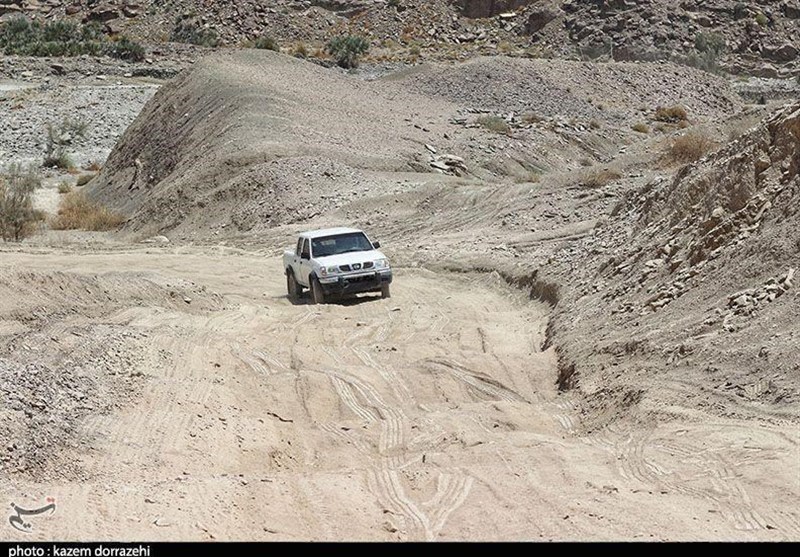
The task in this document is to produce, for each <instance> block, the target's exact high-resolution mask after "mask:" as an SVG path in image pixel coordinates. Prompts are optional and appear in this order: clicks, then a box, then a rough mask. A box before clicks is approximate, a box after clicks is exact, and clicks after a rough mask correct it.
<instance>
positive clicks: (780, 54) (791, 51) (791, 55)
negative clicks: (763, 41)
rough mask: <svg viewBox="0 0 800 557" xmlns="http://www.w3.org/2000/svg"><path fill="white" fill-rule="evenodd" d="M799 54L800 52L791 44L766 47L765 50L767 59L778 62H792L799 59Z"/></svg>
mask: <svg viewBox="0 0 800 557" xmlns="http://www.w3.org/2000/svg"><path fill="white" fill-rule="evenodd" d="M798 53H800V51H798V49H797V47H796V46H794V45H793V44H791V43H785V44H782V45H780V46H778V47H765V48H764V50H763V54H764V56H765V57H767V58H769V59H771V60H775V61H776V62H791V61H792V60H795V59H796V58H797V55H798Z"/></svg>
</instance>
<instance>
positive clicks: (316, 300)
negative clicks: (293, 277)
mask: <svg viewBox="0 0 800 557" xmlns="http://www.w3.org/2000/svg"><path fill="white" fill-rule="evenodd" d="M311 303H312V304H324V303H325V293H324V292H323V291H322V285H321V284H320V283H319V279H317V277H311Z"/></svg>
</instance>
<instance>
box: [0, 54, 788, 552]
mask: <svg viewBox="0 0 800 557" xmlns="http://www.w3.org/2000/svg"><path fill="white" fill-rule="evenodd" d="M531 76H535V77H536V78H537V80H536V86H535V87H527V88H526V86H525V83H526V80H527V79H529V78H531ZM68 79H71V78H68ZM617 83H624V84H625V86H624V95H623V94H620V93H618V92H617V91H618V89H619V86H618V85H615V84H617ZM459 85H462V86H461V87H459ZM499 90H502V91H504V92H506V95H505V96H504V95H500V94H495V93H496V91H499ZM29 91H37V92H36V95H41V96H38V97H36V98H37V99H38V101H39V102H38V104H36V103H29V104H27V105H25V107H23V108H21V109H20V110H19V111H18V113H14V114H13V118H14V119H15V121H19V122H21V123H23V124H24V125H28V124H27V122H28V121H33V122H35V121H39V120H40V119H41V114H50V113H56V111H57V110H58V108H59V106H58V105H59V103H60V101H61V100H62V99H64V98H73V97H72V96H71V95H75V94H79V93H76V92H70V93H67V92H64V95H63V96H62V95H61V94H59V95H50V94H45V93H46V91H44V92H43V91H41V90H20V89H18V88H14V90H12V88H11V87H7V90H6V91H4V93H5V94H8V95H21V94H33V93H30V92H29ZM79 91H80V90H79ZM120 91H121V90H120V89H118V88H117V89H109V91H108V92H107V94H108V95H109V96H108V97H107V102H108V104H109V105H110V106H114V105H115V102H116V100H120V99H122V98H124V95H125V94H126V93H120ZM118 93H120V94H119V95H118ZM80 94H82V93H80ZM123 104H124V103H123ZM660 104H664V105H671V104H684V105H685V106H686V107H687V109H688V112H689V117H688V120H687V121H686V122H685V123H683V124H681V125H680V126H679V125H677V124H664V123H663V122H657V121H655V109H656V107H657V106H658V105H660ZM601 106H602V108H600V107H601ZM123 108H124V107H123ZM529 110H530V111H534V112H537V118H530V119H526V118H523V117H522V115H523V114H524V113H525V112H526V111H529ZM798 110H799V109H798V107H797V106H796V105H791V104H790V105H786V106H785V107H780V106H778V105H777V104H769V105H758V106H748V105H746V104H745V103H744V101H743V100H742V99H741V98H739V97H738V96H737V95H736V93H735V92H733V88H732V87H731V85H730V83H729V82H728V81H726V80H724V79H721V78H719V77H714V76H708V75H705V74H701V73H699V72H698V71H697V70H690V69H685V68H679V67H677V66H673V65H670V64H608V65H604V66H603V67H597V66H596V65H593V64H589V63H579V62H557V61H555V62H554V61H520V60H509V59H507V58H493V59H486V58H482V59H477V60H474V61H472V62H469V63H467V64H462V65H458V66H449V67H441V66H431V67H422V68H417V69H415V70H410V71H409V70H406V71H402V72H399V73H396V74H393V75H390V76H386V77H384V78H382V79H378V80H373V81H364V80H362V79H360V78H357V77H354V76H347V75H344V74H342V73H341V72H338V71H332V70H327V69H325V68H322V67H319V66H317V65H312V64H309V63H306V62H301V61H298V60H295V59H292V58H289V57H285V56H279V55H277V54H271V53H255V52H240V53H230V52H228V53H222V54H217V55H215V56H214V57H212V58H210V59H208V60H205V61H203V62H201V63H199V64H198V65H197V66H195V67H194V68H193V69H192V70H190V71H188V72H186V73H184V74H182V75H181V76H180V77H178V78H177V79H176V80H175V81H173V82H171V83H170V84H169V85H167V86H165V87H163V88H161V89H160V90H159V92H158V93H156V94H155V95H154V96H153V98H152V99H151V100H150V101H149V102H148V103H147V105H146V106H145V108H144V109H143V111H142V113H141V114H140V116H139V117H138V118H137V120H136V121H135V122H134V123H133V124H132V125H131V126H130V127H129V128H128V129H127V131H126V133H125V134H124V136H123V137H122V139H121V140H120V141H119V142H117V143H116V146H115V147H114V149H113V152H112V154H111V155H110V157H109V159H108V160H107V161H106V162H105V164H104V169H103V171H102V172H101V174H100V175H99V177H98V178H96V179H95V180H94V181H93V182H91V184H90V185H88V186H86V188H85V189H86V190H87V191H88V192H89V193H90V194H91V195H92V196H93V197H94V198H95V199H97V200H100V201H102V202H103V203H106V204H107V205H109V206H111V207H112V208H114V209H115V210H118V211H121V212H122V213H123V214H124V215H125V216H126V217H127V219H128V220H127V221H126V223H125V225H124V226H123V227H122V229H121V230H119V231H117V232H113V233H85V232H59V231H52V230H46V227H45V228H44V229H42V230H40V231H39V232H38V233H37V234H35V235H33V236H32V237H31V238H29V239H27V240H25V241H24V242H22V243H19V244H8V245H3V246H0V264H2V267H1V268H0V393H2V399H0V418H2V419H0V439H2V441H3V443H2V444H0V499H2V498H5V499H6V500H8V501H9V502H15V503H17V504H20V505H28V506H34V505H36V504H38V503H41V502H42V501H44V500H45V498H46V497H55V498H56V500H57V501H58V511H57V513H56V514H54V515H53V516H46V517H41V518H40V519H36V520H35V522H33V532H32V533H30V534H21V533H17V532H16V531H14V530H11V529H10V528H9V527H8V526H6V525H5V524H6V523H5V522H4V523H3V524H4V525H3V526H0V539H18V538H24V539H40V540H46V539H140V540H146V539H164V540H193V539H198V540H207V539H216V540H261V539H265V540H282V539H288V540H342V539H347V540H425V539H435V540H479V539H492V540H518V539H524V540H538V539H546V540H547V539H553V540H632V539H648V540H650V539H653V540H662V539H664V540H667V539H669V540H759V541H761V540H791V541H797V540H798V539H800V513H798V509H797V506H796V501H797V498H798V496H799V495H800V473H799V470H798V462H800V448H799V447H800V446H799V445H798V443H799V442H800V427H799V424H800V408H798V404H800V399H798V395H797V393H798V392H800V376H798V373H797V372H798V368H797V361H798V357H797V355H798V350H799V349H800V347H799V345H798V342H799V341H800V339H798V337H797V333H796V331H795V329H796V327H795V320H796V319H795V316H796V315H797V308H798V299H800V298H798V295H797V294H798V289H797V287H796V284H797V281H798V279H797V278H796V277H794V276H791V275H792V272H791V270H792V269H798V268H800V261H798V254H800V251H798V250H799V249H800V239H798V237H797V230H798V226H797V220H796V219H797V215H798V213H797V210H796V208H797V207H798V204H797V194H798V191H799V190H798V187H799V186H800V177H799V176H798V166H797V161H798V160H800V159H798V156H797V154H798V152H800V129H798V119H800V112H798ZM109 114H111V115H114V114H129V112H128V108H125V109H124V110H120V111H119V112H117V111H114V110H110V111H109ZM26 115H27V116H28V117H27V118H26ZM483 116H494V117H496V118H499V119H500V120H502V121H503V122H505V123H506V125H507V126H508V130H507V131H506V132H504V133H496V132H493V131H491V130H489V129H486V128H485V127H484V126H482V125H481V124H480V123H479V122H478V119H479V118H480V117H483ZM4 117H5V118H6V119H5V120H0V125H5V124H6V122H7V121H8V118H9V117H8V116H4ZM633 122H645V123H647V125H648V126H649V127H651V129H650V130H649V131H648V132H647V133H640V132H635V131H633V130H632V129H631V124H632V123H633ZM104 125H105V124H104ZM107 125H109V126H112V125H113V129H114V130H117V131H121V130H120V128H121V127H124V123H123V120H122V119H117V118H116V117H115V118H111V119H110V122H109V123H107ZM112 131H113V130H112ZM689 133H702V134H706V135H707V136H708V137H709V139H710V141H712V142H713V145H714V151H713V152H711V153H709V154H708V156H706V157H704V158H701V159H699V160H698V161H696V162H694V163H692V164H689V165H686V166H681V165H680V164H674V163H672V162H670V161H669V160H668V158H667V157H666V155H665V153H666V151H667V149H668V147H669V145H670V144H671V142H672V141H673V140H675V139H676V138H678V137H681V136H682V135H685V134H689ZM103 141H111V139H110V138H109V139H104V140H103ZM104 145H107V143H104V142H100V143H99V147H102V146H104ZM80 148H81V149H84V148H85V149H87V150H88V151H91V150H92V149H94V148H95V144H94V143H87V144H86V145H84V146H81V147H80ZM88 151H87V152H88ZM79 154H80V153H79ZM448 155H451V156H455V157H461V159H463V160H461V159H453V158H442V157H446V156H448ZM442 161H449V162H450V163H454V164H452V166H450V165H448V164H444V163H443V162H442ZM458 161H460V162H458ZM10 162H13V161H10ZM437 165H438V166H437ZM442 166H443V168H442ZM604 173H610V174H609V176H610V177H608V179H607V180H600V181H598V180H597V179H596V178H597V176H602V175H603V174H604ZM57 179H58V177H54V176H51V177H49V178H48V182H47V186H46V187H45V188H44V189H43V190H39V191H38V192H37V203H39V207H41V208H43V209H45V210H47V211H49V212H53V211H54V210H55V205H56V203H57V201H58V199H57V195H58V194H56V193H54V191H53V188H54V187H56V180H57ZM718 209H719V210H718ZM334 224H348V225H355V226H361V227H364V228H366V229H367V230H368V231H369V232H370V234H371V236H372V237H374V238H378V239H380V240H381V241H382V243H383V246H384V248H385V250H386V253H387V255H388V256H389V258H390V259H391V260H392V262H393V265H394V267H395V268H396V273H397V274H396V282H395V284H394V285H393V297H392V298H391V299H389V300H380V299H374V298H372V299H370V298H364V299H363V300H358V301H351V302H348V303H345V304H337V305H324V306H313V305H310V304H307V303H301V304H298V305H292V304H291V303H289V301H288V300H287V299H286V297H285V284H284V277H283V273H282V271H283V270H282V269H281V266H280V259H279V255H280V253H281V250H282V249H283V248H284V247H286V246H288V245H290V244H291V243H292V240H293V236H294V235H295V233H296V232H297V231H299V230H302V229H306V228H315V227H321V226H326V225H334ZM153 234H158V235H160V236H161V237H158V238H150V236H152V235H153ZM143 242H149V243H143ZM795 272H796V271H795ZM734 294H735V296H733V295H734Z"/></svg>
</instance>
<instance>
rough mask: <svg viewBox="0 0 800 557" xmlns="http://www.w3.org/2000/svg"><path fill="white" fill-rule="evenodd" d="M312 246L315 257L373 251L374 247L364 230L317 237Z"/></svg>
mask: <svg viewBox="0 0 800 557" xmlns="http://www.w3.org/2000/svg"><path fill="white" fill-rule="evenodd" d="M311 246H312V253H313V255H314V257H328V256H329V255H339V254H340V253H350V252H352V251H372V250H373V249H374V248H373V247H372V244H370V242H369V240H367V237H366V236H365V235H364V233H363V232H350V233H347V234H337V235H336V236H325V237H323V238H315V239H314V240H312V242H311Z"/></svg>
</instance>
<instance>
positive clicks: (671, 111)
mask: <svg viewBox="0 0 800 557" xmlns="http://www.w3.org/2000/svg"><path fill="white" fill-rule="evenodd" d="M655 119H656V120H658V121H659V122H669V123H672V124H674V123H677V122H685V121H686V120H688V119H689V115H688V114H687V113H686V109H685V108H683V107H682V106H670V107H663V106H659V107H658V108H656V114H655Z"/></svg>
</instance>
